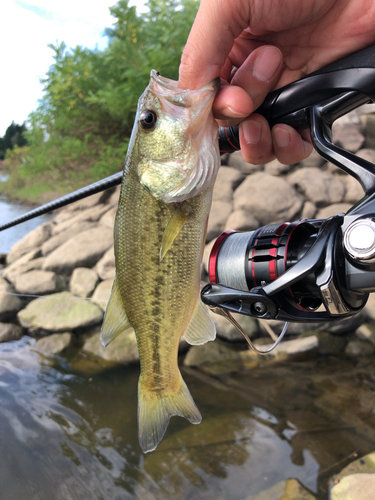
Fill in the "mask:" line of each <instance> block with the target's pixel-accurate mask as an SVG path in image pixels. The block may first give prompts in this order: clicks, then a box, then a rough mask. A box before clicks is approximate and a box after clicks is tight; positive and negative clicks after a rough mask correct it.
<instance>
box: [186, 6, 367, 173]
mask: <svg viewBox="0 0 375 500" xmlns="http://www.w3.org/2000/svg"><path fill="white" fill-rule="evenodd" d="M374 4H375V2H372V1H368V0H272V1H270V0H202V1H201V6H200V8H199V11H198V14H197V17H196V20H195V22H194V24H193V27H192V30H191V33H190V36H189V39H188V42H187V44H186V47H185V49H184V53H183V55H182V59H181V65H180V80H179V84H180V86H181V87H182V88H191V89H196V88H199V87H201V86H202V85H204V84H207V83H209V82H210V81H212V80H213V79H214V78H216V77H217V76H220V77H221V79H222V88H221V90H220V92H219V93H218V95H217V97H216V100H215V102H214V106H213V111H214V115H215V117H216V118H217V120H218V122H219V124H220V125H222V126H232V125H236V124H237V123H240V122H241V125H240V142H241V151H242V155H243V157H244V159H245V160H246V161H248V162H249V163H253V164H262V163H267V162H269V161H271V160H272V159H274V158H275V157H277V158H278V160H279V161H280V162H282V163H285V164H292V163H296V162H298V161H301V160H303V159H304V158H306V157H307V156H309V154H310V153H311V151H312V145H311V140H310V134H309V133H308V131H304V132H301V133H298V132H297V131H296V130H294V129H293V128H291V127H289V126H288V125H285V124H278V125H275V126H274V127H273V129H272V131H271V130H270V127H269V125H268V123H267V121H266V119H265V118H264V117H262V116H261V115H259V114H256V113H253V111H254V110H256V108H257V107H258V106H259V105H260V104H261V103H262V102H263V100H264V98H265V97H266V95H267V94H268V93H269V92H270V91H271V90H274V89H277V88H280V87H282V86H284V85H286V84H288V83H290V82H292V81H295V80H298V79H299V78H301V77H302V76H304V75H306V74H308V73H311V72H312V71H315V70H317V69H319V68H321V67H323V66H325V65H327V64H329V63H330V62H332V61H335V60H337V59H340V58H341V57H344V56H345V55H348V54H350V53H353V52H356V51H358V50H360V49H361V48H364V47H366V46H368V45H371V43H374V42H375V32H374V29H373V26H374V21H375V5H374ZM232 67H234V68H235V69H234V71H232Z"/></svg>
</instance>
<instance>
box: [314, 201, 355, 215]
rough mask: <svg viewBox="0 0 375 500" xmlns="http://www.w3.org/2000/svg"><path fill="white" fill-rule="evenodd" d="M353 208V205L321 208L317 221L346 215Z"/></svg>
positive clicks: (345, 204)
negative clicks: (342, 214)
mask: <svg viewBox="0 0 375 500" xmlns="http://www.w3.org/2000/svg"><path fill="white" fill-rule="evenodd" d="M351 207H352V205H351V203H334V204H333V205H330V206H329V207H325V208H321V209H320V210H319V211H318V213H317V214H316V216H315V217H316V218H317V219H327V218H328V217H332V216H333V215H337V214H341V213H344V214H345V213H346V212H347V211H348V210H349V208H351Z"/></svg>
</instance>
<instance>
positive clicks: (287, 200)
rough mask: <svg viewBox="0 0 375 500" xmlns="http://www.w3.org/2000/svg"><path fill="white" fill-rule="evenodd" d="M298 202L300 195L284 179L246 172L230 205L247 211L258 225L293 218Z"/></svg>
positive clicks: (298, 205) (300, 201)
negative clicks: (246, 174)
mask: <svg viewBox="0 0 375 500" xmlns="http://www.w3.org/2000/svg"><path fill="white" fill-rule="evenodd" d="M302 203H303V200H302V197H301V196H300V195H299V194H298V193H297V191H296V190H295V189H294V188H293V187H292V186H291V185H290V184H288V183H287V182H286V181H285V180H284V179H281V178H280V177H274V176H272V175H268V174H264V173H256V174H253V175H251V176H248V177H247V178H246V179H245V180H244V181H243V183H242V184H241V185H240V186H239V187H238V188H237V189H236V191H235V192H234V197H233V204H234V209H235V210H244V211H245V212H247V213H249V214H251V215H252V216H253V217H255V219H257V220H258V221H259V223H260V225H264V224H270V223H272V222H284V221H288V220H294V219H295V218H296V216H297V215H298V214H299V212H300V210H301V208H302Z"/></svg>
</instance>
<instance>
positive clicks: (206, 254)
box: [202, 240, 216, 274]
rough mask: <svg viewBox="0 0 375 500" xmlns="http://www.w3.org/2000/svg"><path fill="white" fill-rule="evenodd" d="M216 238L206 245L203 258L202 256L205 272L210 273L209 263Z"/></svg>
mask: <svg viewBox="0 0 375 500" xmlns="http://www.w3.org/2000/svg"><path fill="white" fill-rule="evenodd" d="M215 241H216V240H211V241H210V242H209V243H207V245H206V246H205V247H204V252H203V258H202V264H203V267H204V270H205V272H206V273H207V274H208V264H209V259H210V254H211V250H212V247H213V246H214V243H215Z"/></svg>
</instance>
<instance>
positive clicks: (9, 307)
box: [0, 277, 23, 322]
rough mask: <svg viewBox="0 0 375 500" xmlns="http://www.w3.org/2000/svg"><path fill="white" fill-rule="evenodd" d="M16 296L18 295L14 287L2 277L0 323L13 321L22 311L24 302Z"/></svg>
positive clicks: (0, 278)
mask: <svg viewBox="0 0 375 500" xmlns="http://www.w3.org/2000/svg"><path fill="white" fill-rule="evenodd" d="M14 294H16V290H15V289H14V287H13V286H12V285H11V284H9V283H8V282H7V281H6V280H5V279H4V278H2V277H0V321H4V322H6V321H12V320H13V319H14V318H15V316H16V315H17V313H18V311H19V310H20V309H22V307H23V302H22V300H21V299H20V298H19V297H17V295H14Z"/></svg>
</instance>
